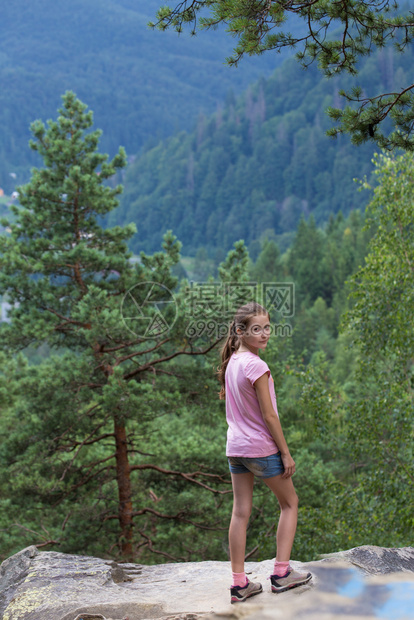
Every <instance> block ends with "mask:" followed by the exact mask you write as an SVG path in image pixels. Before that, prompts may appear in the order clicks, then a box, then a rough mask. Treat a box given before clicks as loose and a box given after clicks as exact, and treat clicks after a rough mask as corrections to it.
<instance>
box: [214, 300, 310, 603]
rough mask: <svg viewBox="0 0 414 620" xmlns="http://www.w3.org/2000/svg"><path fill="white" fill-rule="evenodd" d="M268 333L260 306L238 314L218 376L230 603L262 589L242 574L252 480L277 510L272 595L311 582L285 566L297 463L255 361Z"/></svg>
mask: <svg viewBox="0 0 414 620" xmlns="http://www.w3.org/2000/svg"><path fill="white" fill-rule="evenodd" d="M270 333H271V326H270V317H269V314H268V312H267V311H266V310H265V309H264V308H263V307H262V306H260V305H259V304H257V303H256V302H251V303H248V304H246V305H244V306H242V307H241V308H239V310H238V311H237V313H236V316H235V318H234V321H233V322H232V323H231V325H230V330H229V336H228V337H227V340H226V343H225V345H224V347H223V349H222V352H221V360H222V363H221V367H220V368H219V371H218V375H219V380H220V383H221V391H220V398H222V399H224V398H225V399H226V417H227V423H228V432H227V450H226V454H227V457H228V460H229V466H230V473H231V479H232V485H233V512H232V517H231V522H230V530H229V546H230V559H231V567H232V572H233V583H232V587H231V602H232V603H236V602H240V601H245V600H246V599H247V598H249V597H250V596H253V595H254V594H259V593H260V592H261V591H262V586H261V584H260V583H252V582H250V581H249V580H248V579H247V577H246V574H245V572H244V556H245V549H246V531H247V525H248V521H249V517H250V513H251V509H252V500H253V483H254V477H255V476H257V477H258V478H262V479H263V481H264V483H265V484H266V485H267V486H268V487H269V489H270V490H271V491H272V492H273V493H274V494H275V495H276V497H277V500H278V502H279V505H280V518H279V524H278V528H277V534H276V543H277V554H276V560H275V565H274V571H273V574H272V575H271V577H270V580H271V589H272V592H283V591H285V590H288V589H290V588H293V587H296V586H300V585H302V584H305V583H307V582H308V581H309V580H310V579H311V578H312V575H311V574H310V573H299V572H297V571H295V570H293V569H292V568H291V567H290V566H289V559H290V552H291V549H292V545H293V539H294V537H295V531H296V522H297V514H298V498H297V495H296V492H295V489H294V487H293V483H292V476H293V474H294V473H295V461H294V460H293V458H292V457H291V455H290V452H289V449H288V446H287V443H286V440H285V438H284V436H283V431H282V427H281V425H280V422H279V417H278V413H277V406H276V396H275V389H274V384H273V379H272V377H271V375H270V370H269V367H268V365H267V364H266V362H264V361H263V360H262V359H261V358H260V357H259V355H258V353H259V349H265V348H266V345H267V342H268V340H269V337H270Z"/></svg>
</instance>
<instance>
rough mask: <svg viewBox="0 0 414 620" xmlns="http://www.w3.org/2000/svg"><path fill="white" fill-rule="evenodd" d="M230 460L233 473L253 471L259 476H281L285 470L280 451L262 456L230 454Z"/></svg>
mask: <svg viewBox="0 0 414 620" xmlns="http://www.w3.org/2000/svg"><path fill="white" fill-rule="evenodd" d="M228 461H229V468H230V472H231V473H232V474H247V473H249V472H251V473H252V474H254V475H255V476H257V477H258V478H273V476H280V474H283V472H284V471H285V467H284V465H283V462H282V455H281V453H280V452H276V454H271V455H270V456H263V457H260V458H246V457H244V456H229V457H228Z"/></svg>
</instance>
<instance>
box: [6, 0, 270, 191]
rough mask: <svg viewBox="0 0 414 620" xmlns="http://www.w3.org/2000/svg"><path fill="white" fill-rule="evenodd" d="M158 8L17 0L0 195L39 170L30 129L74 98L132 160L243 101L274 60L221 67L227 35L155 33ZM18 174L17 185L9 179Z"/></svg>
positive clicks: (110, 144) (123, 1)
mask: <svg viewBox="0 0 414 620" xmlns="http://www.w3.org/2000/svg"><path fill="white" fill-rule="evenodd" d="M161 4H162V2H161V1H160V0H145V1H142V0H71V2H68V1H67V0H59V1H58V2H56V0H30V2H27V0H13V2H7V3H3V6H2V8H1V12H0V84H1V88H0V187H2V188H3V189H4V190H5V191H6V192H7V193H11V191H12V190H13V189H14V186H15V183H16V182H17V183H22V182H25V181H26V180H28V177H29V170H28V168H29V165H33V164H34V165H37V163H38V160H37V159H34V155H33V154H32V153H31V151H30V149H29V148H28V145H27V143H28V140H29V138H30V131H29V126H30V123H31V122H32V121H33V120H35V119H37V118H41V119H42V120H46V119H48V118H51V117H53V116H54V114H55V111H56V108H57V107H58V106H59V104H60V96H61V95H62V94H63V93H64V92H66V91H67V90H73V91H74V92H75V93H76V94H77V96H78V97H79V98H80V99H81V100H83V101H84V102H85V103H87V105H88V106H89V107H90V108H91V109H92V110H93V111H94V113H95V124H96V126H97V127H100V128H101V129H102V130H103V134H104V135H103V139H102V150H103V151H105V152H109V153H110V154H114V153H115V152H116V151H117V150H118V147H119V146H120V145H122V146H124V147H125V148H126V150H127V153H128V154H129V155H133V154H135V153H137V152H138V151H139V150H140V149H141V148H142V145H143V144H144V143H146V142H147V141H148V140H149V139H151V138H155V139H156V141H158V140H159V139H160V138H161V137H165V136H167V135H171V134H172V133H173V132H174V131H177V130H178V129H179V128H183V127H188V128H191V127H192V126H193V124H194V119H195V118H196V117H197V114H198V111H199V110H203V111H204V112H205V113H211V112H213V111H214V110H215V109H216V105H217V102H218V101H221V100H222V99H223V98H224V97H225V95H226V93H227V92H228V91H229V89H234V90H235V91H236V92H241V91H242V90H243V89H244V88H246V87H247V85H248V84H249V83H251V82H252V81H254V80H255V79H257V78H258V77H259V76H260V75H261V74H262V73H263V72H267V74H268V75H269V74H270V72H271V71H272V70H273V68H274V67H275V65H276V64H277V63H278V62H280V59H279V58H278V57H271V56H263V57H262V58H260V59H257V58H255V59H249V60H248V62H247V63H243V65H242V66H240V67H239V68H237V69H234V70H231V69H229V68H228V67H226V66H225V65H224V63H223V61H224V58H225V56H226V55H228V54H229V53H230V50H231V46H232V40H231V38H230V39H229V38H228V35H226V34H225V33H224V32H205V33H201V34H200V35H198V36H197V37H193V38H191V37H190V36H189V35H188V34H186V35H182V36H180V37H179V36H178V35H177V34H176V33H174V32H166V33H161V32H158V31H151V30H149V28H148V27H147V23H148V22H149V21H150V20H151V19H154V16H155V13H156V10H157V8H158V7H159V6H160V5H161ZM10 173H14V174H16V179H14V177H10Z"/></svg>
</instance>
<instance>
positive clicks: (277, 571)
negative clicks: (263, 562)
mask: <svg viewBox="0 0 414 620" xmlns="http://www.w3.org/2000/svg"><path fill="white" fill-rule="evenodd" d="M289 568H290V567H289V562H278V561H277V560H275V566H274V568H273V574H274V575H277V576H278V577H284V576H285V575H286V573H287V572H288V570H289Z"/></svg>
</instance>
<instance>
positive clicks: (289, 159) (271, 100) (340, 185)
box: [111, 50, 413, 254]
mask: <svg viewBox="0 0 414 620" xmlns="http://www.w3.org/2000/svg"><path fill="white" fill-rule="evenodd" d="M412 63H413V53H412V52H407V53H406V54H405V55H404V56H397V55H393V53H392V51H391V50H387V51H380V52H378V53H376V54H375V55H373V56H372V57H370V58H368V59H366V60H364V63H363V64H362V66H361V69H360V74H359V76H358V79H357V80H356V81H354V80H353V78H352V80H353V81H351V78H350V77H349V76H348V77H347V76H341V77H338V78H334V79H331V80H327V79H325V78H323V77H322V76H321V75H320V73H319V72H318V70H317V68H316V67H314V66H311V67H310V68H309V69H308V70H306V71H304V70H303V69H301V68H300V67H299V66H298V64H297V63H296V61H294V60H293V59H288V60H286V61H285V62H284V63H283V64H282V65H281V66H280V67H278V68H277V69H276V70H275V72H274V74H273V75H272V76H271V77H270V78H269V79H267V80H265V79H261V80H260V81H259V82H258V83H256V85H255V86H254V87H251V88H249V89H248V90H247V92H246V93H245V94H244V95H243V96H242V97H240V98H239V99H237V100H230V99H229V98H228V99H227V101H226V103H225V105H224V106H223V109H222V110H219V111H218V112H217V113H216V114H215V115H214V116H211V117H209V118H205V117H202V116H200V118H199V121H198V124H197V127H196V128H195V130H194V131H193V132H192V133H189V134H188V133H185V132H181V133H177V134H176V135H175V136H173V137H171V138H169V139H168V140H166V141H164V142H163V143H161V144H159V145H158V146H156V147H155V148H153V149H150V150H148V152H146V153H145V154H143V155H142V157H141V158H140V159H139V160H137V161H136V162H135V163H134V164H133V165H132V166H130V168H129V172H128V173H127V177H126V190H125V194H124V196H123V198H122V202H121V208H120V209H119V210H118V211H117V212H113V213H112V214H111V216H112V221H111V223H112V224H113V223H115V222H116V223H124V222H131V221H133V222H136V224H137V226H138V235H136V236H135V238H134V244H135V245H134V247H133V249H134V250H135V251H139V250H140V249H142V248H143V249H145V250H146V251H153V250H155V249H156V248H158V247H159V246H160V241H161V236H162V234H163V232H164V231H165V230H166V229H172V230H173V232H174V234H176V235H177V236H178V238H179V239H180V240H181V241H182V242H183V243H184V250H183V251H184V254H191V253H195V251H196V250H197V248H199V247H200V246H205V247H206V248H207V249H210V250H214V248H217V247H220V248H223V249H224V250H227V249H228V248H230V247H231V245H232V243H233V242H234V241H235V240H237V239H240V238H243V239H244V240H245V241H246V242H247V243H249V244H251V243H252V242H253V241H255V240H259V239H261V238H263V236H266V235H270V236H272V235H273V234H276V236H277V235H280V234H283V233H286V232H288V231H293V230H294V229H295V228H296V226H297V224H298V221H299V218H300V216H301V214H304V215H305V216H307V215H309V214H310V213H313V214H314V216H315V219H316V221H317V223H319V224H321V223H322V222H325V221H326V220H327V219H328V216H329V214H330V213H337V212H338V211H339V210H342V211H343V213H345V214H347V213H349V212H350V211H351V210H352V209H354V208H362V209H363V208H364V205H365V204H366V201H367V195H366V194H361V193H359V192H358V185H357V184H356V183H355V182H354V178H355V177H358V178H362V177H363V176H364V175H370V173H371V170H372V162H371V159H372V155H373V152H374V146H373V144H371V143H367V144H365V145H362V146H360V147H356V146H354V145H352V144H351V142H350V140H349V138H348V137H347V136H345V137H340V138H338V139H332V138H329V137H327V136H326V133H325V132H326V130H327V129H328V128H329V127H330V126H331V121H330V119H329V118H328V117H327V115H326V113H325V111H326V109H327V107H328V106H334V107H339V106H341V105H343V102H342V99H341V98H340V97H339V95H338V90H339V89H340V88H345V89H346V90H349V89H350V87H351V86H352V85H355V83H358V84H361V85H363V87H364V89H365V91H366V92H367V93H370V92H371V91H372V92H378V91H379V90H380V89H382V92H383V91H384V89H385V90H386V89H391V88H399V87H400V86H401V85H402V84H404V83H406V82H407V81H408V80H409V79H410V71H411V68H412Z"/></svg>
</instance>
